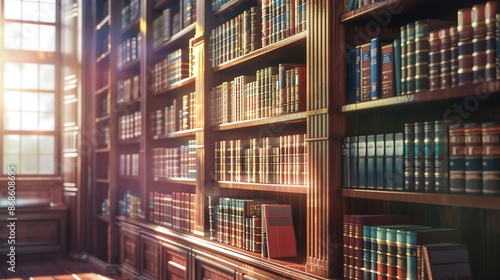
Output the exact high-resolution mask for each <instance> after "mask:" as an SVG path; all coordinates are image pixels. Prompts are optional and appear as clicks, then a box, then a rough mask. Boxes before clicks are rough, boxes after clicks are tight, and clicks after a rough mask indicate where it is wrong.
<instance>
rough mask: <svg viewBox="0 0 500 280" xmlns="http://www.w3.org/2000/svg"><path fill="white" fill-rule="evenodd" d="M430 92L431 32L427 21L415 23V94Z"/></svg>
mask: <svg viewBox="0 0 500 280" xmlns="http://www.w3.org/2000/svg"><path fill="white" fill-rule="evenodd" d="M426 90H429V31H428V23H427V20H426V19H422V20H417V21H416V22H415V92H421V91H426Z"/></svg>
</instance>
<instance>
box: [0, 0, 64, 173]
mask: <svg viewBox="0 0 500 280" xmlns="http://www.w3.org/2000/svg"><path fill="white" fill-rule="evenodd" d="M0 3H1V7H2V11H3V12H2V15H3V17H2V18H1V20H2V22H1V24H2V26H1V27H0V28H1V30H3V40H2V41H3V44H0V54H1V55H0V71H2V74H1V75H0V79H1V80H0V85H1V87H0V88H1V95H2V102H1V103H0V106H1V108H0V109H1V117H2V118H3V121H1V122H0V129H1V135H2V137H1V139H0V143H1V145H2V148H1V149H0V150H1V151H2V157H3V160H2V161H1V162H0V164H1V169H2V172H3V174H6V173H7V170H8V168H9V166H12V165H14V166H16V172H17V174H19V175H55V174H57V173H58V171H57V165H56V162H57V161H58V160H57V159H58V153H57V149H56V147H57V145H58V140H59V137H58V135H59V131H60V130H59V128H58V126H59V125H58V118H57V115H58V114H59V109H58V104H59V101H58V100H59V93H58V92H59V86H58V81H57V78H56V77H57V76H58V75H57V72H58V64H57V57H58V56H57V54H58V46H57V37H58V32H59V31H58V26H59V25H58V19H57V15H58V12H57V8H58V3H57V2H56V0H0Z"/></svg>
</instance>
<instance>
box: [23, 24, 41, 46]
mask: <svg viewBox="0 0 500 280" xmlns="http://www.w3.org/2000/svg"><path fill="white" fill-rule="evenodd" d="M38 27H39V26H38V25H36V24H28V23H24V24H23V35H22V38H21V39H22V49H23V50H32V51H36V50H38V49H39V47H38V36H39V29H38Z"/></svg>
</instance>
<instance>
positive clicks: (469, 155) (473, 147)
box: [464, 123, 482, 194]
mask: <svg viewBox="0 0 500 280" xmlns="http://www.w3.org/2000/svg"><path fill="white" fill-rule="evenodd" d="M464 133H465V151H466V152H465V193H467V194H481V193H482V174H481V173H482V167H481V165H482V144H481V142H482V141H481V125H480V124H478V123H468V124H465V129H464Z"/></svg>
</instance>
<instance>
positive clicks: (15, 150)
mask: <svg viewBox="0 0 500 280" xmlns="http://www.w3.org/2000/svg"><path fill="white" fill-rule="evenodd" d="M19 142H20V135H12V134H10V135H5V136H4V137H3V153H4V154H19Z"/></svg>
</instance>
